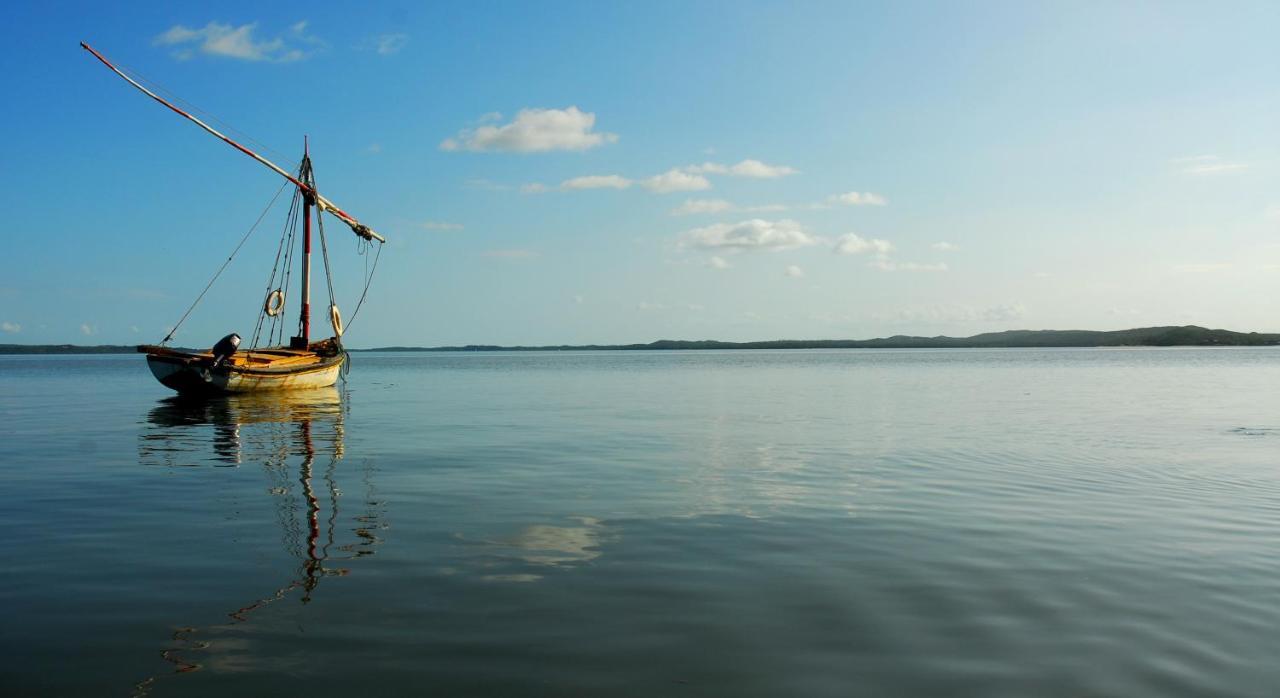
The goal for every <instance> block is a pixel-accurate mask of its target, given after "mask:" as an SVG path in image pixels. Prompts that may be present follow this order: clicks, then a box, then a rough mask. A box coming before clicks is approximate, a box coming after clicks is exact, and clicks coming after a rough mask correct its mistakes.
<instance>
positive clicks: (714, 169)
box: [684, 162, 729, 174]
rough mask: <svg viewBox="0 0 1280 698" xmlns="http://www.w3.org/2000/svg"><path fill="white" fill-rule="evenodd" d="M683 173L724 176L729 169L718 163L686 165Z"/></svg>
mask: <svg viewBox="0 0 1280 698" xmlns="http://www.w3.org/2000/svg"><path fill="white" fill-rule="evenodd" d="M684 171H685V172H688V173H690V174H725V173H727V172H728V171H729V167H728V166H727V165H721V164H720V163H718V162H704V163H702V164H701V165H688V166H686V167H685V168H684Z"/></svg>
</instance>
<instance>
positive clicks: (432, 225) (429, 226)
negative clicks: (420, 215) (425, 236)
mask: <svg viewBox="0 0 1280 698" xmlns="http://www.w3.org/2000/svg"><path fill="white" fill-rule="evenodd" d="M421 225H422V227H423V228H424V229H426V230H462V228H463V225H462V224H461V223H446V222H444V221H423V222H422V224H421Z"/></svg>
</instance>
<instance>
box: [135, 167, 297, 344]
mask: <svg viewBox="0 0 1280 698" xmlns="http://www.w3.org/2000/svg"><path fill="white" fill-rule="evenodd" d="M288 184H289V182H288V181H286V182H285V183H284V184H282V185H280V188H279V189H277V190H276V195H275V196H273V197H271V202H270V203H268V204H267V207H266V208H264V209H263V210H262V213H261V214H259V216H258V220H256V221H254V223H253V226H252V227H250V228H249V232H247V233H245V234H244V237H242V238H240V244H238V245H236V248H235V249H234V250H232V251H231V256H230V257H227V261H225V262H223V263H222V266H220V267H218V271H216V272H214V274H213V278H212V279H209V283H208V284H205V287H204V290H203V291H201V292H200V295H198V296H196V299H195V301H194V302H192V304H191V307H190V308H187V312H185V313H183V314H182V317H181V318H180V319H179V320H178V322H177V324H175V325H174V326H173V329H171V330H169V333H168V334H167V335H165V337H164V339H162V340H160V344H161V346H163V345H164V344H165V343H167V342H168V341H169V340H171V339H173V335H174V333H175V332H177V331H178V328H179V327H182V323H184V322H186V320H187V316H189V315H191V311H193V310H195V309H196V306H197V305H199V304H200V300H201V299H203V298H204V294H206V293H208V292H209V289H210V288H212V287H213V282H215V281H217V280H218V277H219V276H221V275H222V272H223V271H224V270H226V268H227V265H228V264H230V263H231V260H232V259H235V256H236V254H237V253H238V252H240V248H241V247H244V243H245V242H246V241H247V240H248V239H249V236H250V235H253V231H255V230H257V229H258V224H260V223H262V219H263V218H266V217H267V213H268V212H269V211H270V210H271V207H272V206H275V204H276V199H279V198H280V194H281V193H283V192H284V188H285V187H286V186H288Z"/></svg>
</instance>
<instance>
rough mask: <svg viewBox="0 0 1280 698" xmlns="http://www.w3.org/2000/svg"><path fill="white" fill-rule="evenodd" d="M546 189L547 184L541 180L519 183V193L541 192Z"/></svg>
mask: <svg viewBox="0 0 1280 698" xmlns="http://www.w3.org/2000/svg"><path fill="white" fill-rule="evenodd" d="M546 191H547V185H545V184H543V183H541V182H530V183H528V184H521V185H520V193H521V194H543V193H546Z"/></svg>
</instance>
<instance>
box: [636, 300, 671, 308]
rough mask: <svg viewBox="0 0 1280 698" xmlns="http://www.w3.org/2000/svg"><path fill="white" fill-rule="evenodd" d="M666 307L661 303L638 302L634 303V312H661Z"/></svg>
mask: <svg viewBox="0 0 1280 698" xmlns="http://www.w3.org/2000/svg"><path fill="white" fill-rule="evenodd" d="M666 307H667V306H665V305H663V304H661V303H650V302H648V301H640V302H639V303H636V310H663V309H665V308H666Z"/></svg>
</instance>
